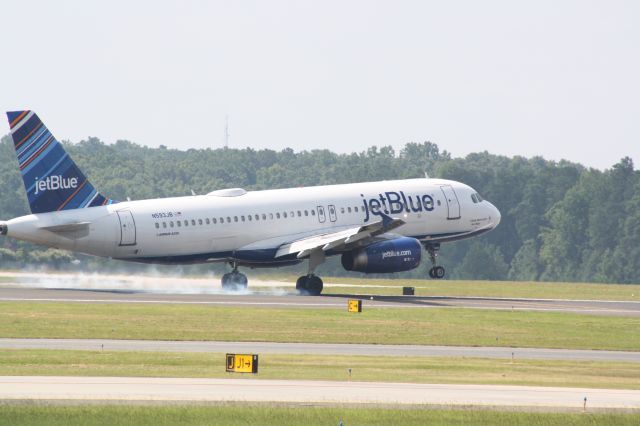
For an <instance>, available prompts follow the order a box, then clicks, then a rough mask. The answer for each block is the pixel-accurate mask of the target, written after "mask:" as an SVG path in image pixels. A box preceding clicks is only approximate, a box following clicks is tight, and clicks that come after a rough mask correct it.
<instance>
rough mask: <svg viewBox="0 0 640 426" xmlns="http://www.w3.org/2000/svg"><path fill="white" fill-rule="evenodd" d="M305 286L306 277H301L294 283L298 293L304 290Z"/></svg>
mask: <svg viewBox="0 0 640 426" xmlns="http://www.w3.org/2000/svg"><path fill="white" fill-rule="evenodd" d="M306 284H307V276H306V275H303V276H301V277H300V278H298V280H297V281H296V290H298V292H300V291H301V290H304V289H305V287H306Z"/></svg>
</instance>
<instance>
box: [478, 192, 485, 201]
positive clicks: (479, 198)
mask: <svg viewBox="0 0 640 426" xmlns="http://www.w3.org/2000/svg"><path fill="white" fill-rule="evenodd" d="M476 197H477V198H478V202H479V203H481V202H483V201H484V199H483V198H482V197H481V196H480V194H478V193H477V192H476Z"/></svg>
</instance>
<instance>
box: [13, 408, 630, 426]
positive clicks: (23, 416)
mask: <svg viewBox="0 0 640 426" xmlns="http://www.w3.org/2000/svg"><path fill="white" fill-rule="evenodd" d="M340 421H342V422H343V424H344V426H351V425H385V426H386V425H426V424H428V425H443V424H449V425H450V424H474V425H479V424H482V425H543V426H554V425H562V426H565V425H568V426H573V425H602V424H607V425H625V426H626V425H629V426H631V425H637V424H639V423H640V414H589V413H586V414H583V413H579V414H570V413H527V412H500V411H484V410H478V411H472V410H442V409H434V410H426V409H417V410H416V409H414V410H408V409H383V408H370V407H367V408H346V407H296V408H292V407H279V406H276V407H271V406H269V407H265V406H251V405H221V406H197V405H196V406H185V405H178V406H163V407H160V406H135V405H93V406H58V405H35V406H34V405H16V404H6V405H0V425H2V426H4V425H23V426H28V425H41V424H47V425H64V426H75V425H83V426H92V425H152V426H160V425H176V424H180V425H213V424H216V425H247V424H256V425H302V424H304V425H338V424H339V422H340Z"/></svg>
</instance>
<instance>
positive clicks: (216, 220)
mask: <svg viewBox="0 0 640 426" xmlns="http://www.w3.org/2000/svg"><path fill="white" fill-rule="evenodd" d="M211 220H212V221H213V224H214V225H215V224H216V223H218V219H216V218H215V217H214V218H213V219H211Z"/></svg>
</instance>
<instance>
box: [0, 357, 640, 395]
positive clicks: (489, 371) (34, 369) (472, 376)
mask: <svg viewBox="0 0 640 426" xmlns="http://www.w3.org/2000/svg"><path fill="white" fill-rule="evenodd" d="M348 369H351V380H354V381H380V382H412V383H457V384H460V383H472V384H498V385H531V386H560V387H590V388H610V389H640V364H637V363H626V362H586V361H548V360H520V359H515V360H514V361H513V362H512V361H511V360H501V359H481V358H462V357H456V358H446V357H434V358H427V357H384V356H381V357H374V356H329V355H279V354H278V355H276V354H263V355H260V371H259V373H258V374H257V375H248V376H251V377H252V378H258V379H284V380H338V381H344V380H349V374H348ZM0 375H1V376H21V375H30V376H78V375H81V376H119V377H120V376H126V377H129V376H132V377H134V376H137V377H208V378H242V377H248V376H247V375H230V374H229V373H226V372H225V356H224V354H215V353H213V354H212V353H176V352H100V351H54V350H0Z"/></svg>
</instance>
